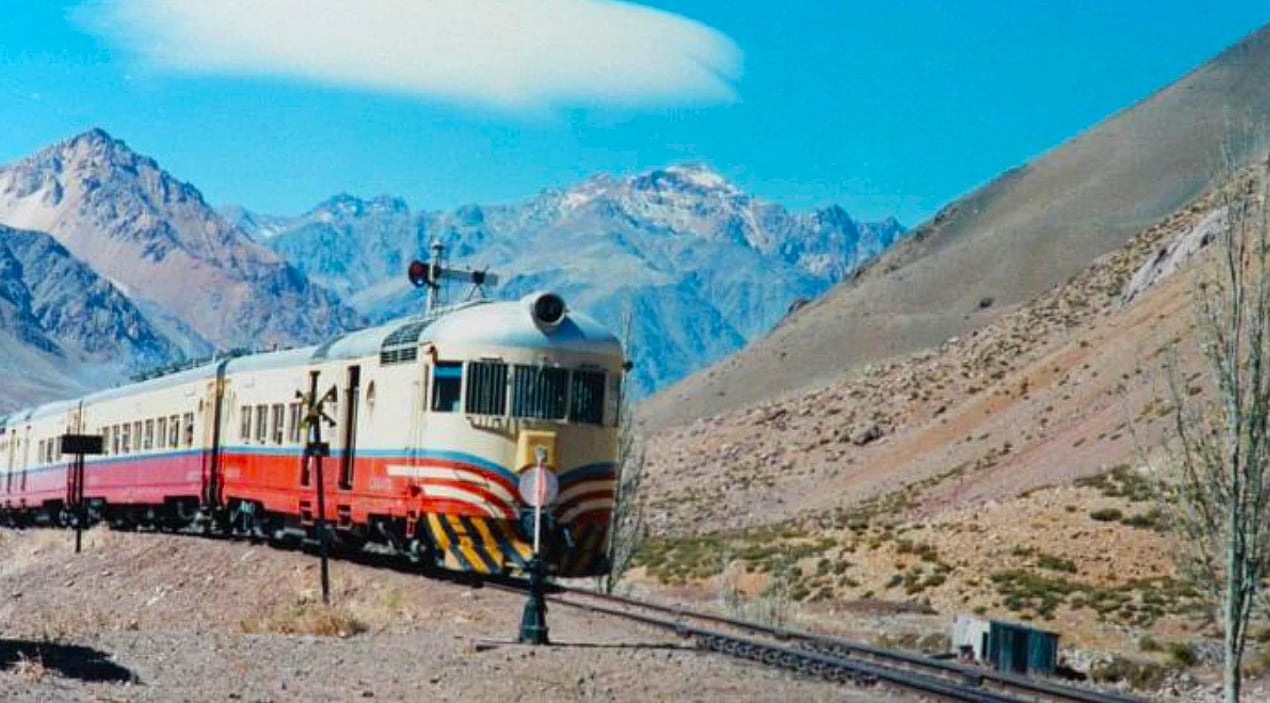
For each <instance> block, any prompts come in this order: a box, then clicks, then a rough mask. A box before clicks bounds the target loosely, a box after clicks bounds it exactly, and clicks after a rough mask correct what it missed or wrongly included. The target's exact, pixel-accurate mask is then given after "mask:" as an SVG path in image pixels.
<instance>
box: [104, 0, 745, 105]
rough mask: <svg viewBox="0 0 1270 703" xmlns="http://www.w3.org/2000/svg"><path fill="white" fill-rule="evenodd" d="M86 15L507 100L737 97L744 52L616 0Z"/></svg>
mask: <svg viewBox="0 0 1270 703" xmlns="http://www.w3.org/2000/svg"><path fill="white" fill-rule="evenodd" d="M89 16H90V22H89V24H90V26H92V27H93V28H94V29H95V30H97V31H99V32H102V33H104V34H106V35H108V36H109V37H111V38H112V39H115V40H117V41H120V42H122V43H123V44H124V45H125V46H127V47H128V48H130V49H131V50H133V51H136V52H137V53H138V54H140V55H141V56H142V57H143V58H144V59H145V60H147V61H148V62H152V63H154V64H155V65H157V66H159V67H163V68H169V69H175V70H181V71H190V72H199V73H214V74H235V75H272V76H284V77H290V78H298V79H304V80H312V81H319V82H323V83H328V84H333V85H341V86H349V87H356V88H365V89H371V90H378V91H388V92H395V93H404V94H413V95H424V96H434V97H440V98H443V99H448V100H454V101H459V102H469V103H478V104H485V105H493V106H498V107H503V108H512V109H515V108H540V107H544V106H585V105H596V104H599V105H610V104H618V105H623V104H626V105H633V104H650V103H651V104H678V103H691V104H701V103H712V102H721V101H729V100H732V99H733V98H734V97H735V96H734V91H733V85H732V82H733V81H734V80H735V79H736V77H737V76H738V73H739V70H740V62H741V54H740V51H739V50H738V49H737V47H736V45H735V44H734V43H733V42H732V41H731V40H730V39H728V38H727V37H726V36H724V35H723V34H721V33H720V32H718V31H716V30H714V29H712V28H710V27H708V26H706V25H704V24H701V23H699V22H696V21H693V20H690V19H687V18H685V17H682V16H679V15H675V14H671V13H668V12H662V11H659V10H653V9H651V8H647V7H642V6H638V5H633V4H630V3H625V2H612V1H609V0H362V1H361V2H345V1H342V0H217V1H216V2H177V3H173V2H168V1H167V0H122V1H121V2H119V3H112V4H110V5H108V6H107V5H100V6H96V7H94V8H92V9H90V11H89Z"/></svg>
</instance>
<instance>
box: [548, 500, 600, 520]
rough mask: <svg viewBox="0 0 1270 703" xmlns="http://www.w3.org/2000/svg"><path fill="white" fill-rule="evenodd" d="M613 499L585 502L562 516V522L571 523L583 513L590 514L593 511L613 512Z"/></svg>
mask: <svg viewBox="0 0 1270 703" xmlns="http://www.w3.org/2000/svg"><path fill="white" fill-rule="evenodd" d="M612 509H613V499H612V498H596V499H595V500H584V501H582V502H581V503H578V504H577V505H575V506H573V507H572V508H570V509H569V510H568V511H566V512H565V514H564V515H561V516H560V522H569V521H570V520H573V518H575V517H577V516H579V515H581V514H582V513H589V512H591V511H592V510H612Z"/></svg>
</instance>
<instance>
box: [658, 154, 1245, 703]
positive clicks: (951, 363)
mask: <svg viewBox="0 0 1270 703" xmlns="http://www.w3.org/2000/svg"><path fill="white" fill-rule="evenodd" d="M1249 178H1251V176H1250V175H1247V174H1245V175H1241V176H1239V177H1238V178H1236V179H1235V180H1233V181H1231V182H1229V183H1224V184H1223V185H1222V186H1220V187H1219V188H1217V189H1215V190H1212V191H1208V192H1206V193H1205V194H1204V195H1202V196H1200V197H1199V198H1197V199H1195V200H1192V201H1191V202H1189V203H1187V204H1185V205H1184V206H1183V207H1181V208H1179V209H1178V210H1177V211H1175V212H1174V213H1172V214H1170V215H1169V216H1167V217H1166V218H1164V219H1163V220H1162V221H1161V222H1159V223H1156V224H1154V225H1152V226H1150V227H1147V228H1145V229H1143V230H1141V231H1139V232H1138V233H1137V234H1135V235H1134V236H1133V237H1131V238H1130V239H1129V241H1128V242H1127V243H1126V244H1125V245H1124V246H1122V247H1120V248H1118V249H1116V250H1114V251H1112V252H1109V253H1107V254H1106V255H1104V256H1102V257H1099V258H1098V259H1096V260H1095V261H1094V262H1092V263H1091V264H1090V265H1089V266H1088V267H1086V269H1085V270H1084V271H1082V272H1080V273H1078V274H1077V275H1075V276H1073V277H1072V278H1071V279H1070V280H1069V281H1067V282H1064V283H1062V284H1060V285H1058V286H1055V287H1053V288H1051V289H1050V290H1048V291H1046V292H1045V293H1043V294H1042V295H1040V296H1038V297H1037V298H1035V299H1034V300H1032V301H1029V302H1028V303H1026V304H1023V305H1020V306H1015V307H1014V308H1013V309H1012V310H1010V311H1009V312H1007V313H1005V314H1003V315H1000V316H999V317H998V318H997V319H996V320H994V321H992V322H990V323H988V324H986V325H983V326H982V327H980V328H978V329H975V330H971V331H970V332H969V333H967V334H965V335H962V336H957V337H953V338H950V339H948V340H945V341H944V342H943V343H942V344H940V345H938V346H937V347H935V348H932V349H928V350H923V351H920V352H915V353H912V354H909V355H905V356H902V357H897V358H894V359H890V360H887V361H884V362H879V363H875V364H872V365H870V366H869V367H867V368H866V369H865V370H864V371H862V372H861V373H859V374H857V375H855V376H853V377H850V378H846V379H840V380H838V381H835V382H832V383H828V384H825V385H823V386H820V387H817V388H815V389H813V390H810V391H808V392H806V393H802V394H797V395H791V396H787V397H785V398H781V399H777V400H772V401H768V402H765V403H760V404H757V405H753V406H750V407H748V408H745V409H742V410H738V411H735V412H732V413H727V414H722V415H718V416H713V417H709V418H703V419H700V420H697V421H695V422H693V423H689V424H687V425H685V426H683V427H680V428H675V429H672V430H668V431H663V432H661V433H659V434H657V435H656V436H655V437H654V438H653V439H652V440H651V441H650V442H649V445H648V449H649V452H648V464H647V467H646V470H645V471H646V473H645V476H644V480H643V482H642V485H643V486H644V491H645V497H644V499H645V500H646V501H647V503H646V504H645V508H644V514H645V515H646V516H647V519H648V527H649V528H650V532H651V534H652V535H653V538H652V540H651V541H650V542H649V543H648V544H646V545H645V547H644V549H643V552H642V554H641V555H640V556H639V557H638V559H637V562H638V564H639V567H640V568H639V569H638V570H637V572H636V576H637V578H638V579H640V580H647V581H650V582H658V583H669V584H675V585H679V586H683V587H692V588H694V589H697V590H698V592H700V593H703V594H712V593H716V592H719V591H736V592H737V595H736V596H735V597H737V598H747V597H757V596H759V594H767V595H768V596H771V595H773V594H777V595H781V596H782V597H784V598H788V599H791V600H793V601H795V602H796V603H798V605H796V606H795V608H799V609H803V608H805V609H809V610H815V609H820V610H821V611H824V610H826V609H830V610H832V609H837V608H842V607H846V608H850V607H852V604H863V603H872V604H873V605H874V606H875V607H883V606H885V607H887V608H893V609H903V608H910V609H911V608H918V609H923V610H925V611H926V612H930V613H932V616H936V615H937V617H935V619H936V620H937V621H938V625H937V626H938V627H941V628H942V627H944V626H946V625H945V624H946V622H947V617H948V616H949V615H950V614H952V613H955V612H968V611H972V610H973V611H976V612H981V613H984V614H987V615H989V616H992V617H999V618H1005V619H1011V620H1017V619H1025V620H1035V621H1039V622H1041V623H1042V626H1044V627H1046V628H1048V629H1054V630H1057V631H1060V632H1061V633H1062V637H1063V641H1064V642H1066V643H1068V646H1072V645H1075V646H1076V647H1078V648H1080V649H1083V650H1085V652H1084V654H1082V656H1090V657H1094V660H1095V661H1096V660H1101V661H1103V662H1104V663H1106V662H1109V661H1110V660H1111V657H1113V656H1128V657H1130V658H1132V659H1135V660H1137V661H1139V662H1145V664H1143V665H1144V666H1145V665H1150V666H1153V667H1156V668H1155V669H1152V670H1151V671H1153V672H1154V673H1152V674H1151V677H1150V678H1151V680H1152V681H1154V682H1155V683H1152V684H1149V685H1150V686H1151V687H1152V688H1151V689H1150V690H1151V691H1152V695H1156V694H1160V695H1162V693H1163V692H1162V691H1159V690H1157V688H1158V687H1160V686H1161V685H1162V684H1161V681H1163V680H1164V679H1163V678H1162V677H1166V676H1176V675H1178V672H1177V671H1174V672H1173V673H1167V672H1168V669H1169V667H1172V668H1173V669H1179V668H1184V667H1179V666H1178V665H1177V663H1176V662H1170V660H1169V659H1168V655H1167V654H1164V655H1161V654H1160V651H1164V652H1167V651H1169V650H1168V647H1167V646H1162V645H1160V643H1164V644H1165V645H1168V644H1169V643H1179V644H1178V646H1179V647H1180V646H1183V645H1185V646H1186V647H1194V648H1195V652H1199V654H1197V655H1196V657H1197V658H1198V661H1199V662H1200V663H1201V664H1204V663H1208V664H1212V663H1213V662H1214V659H1213V658H1212V657H1211V656H1209V655H1208V654H1204V653H1203V652H1210V653H1211V652H1212V651H1216V648H1215V647H1216V646H1215V644H1213V642H1214V639H1213V638H1214V636H1215V635H1214V633H1213V631H1212V627H1211V620H1209V619H1208V618H1207V617H1206V615H1207V614H1208V612H1209V611H1207V610H1205V609H1203V607H1202V602H1201V601H1200V600H1199V598H1198V594H1197V592H1196V591H1195V590H1194V589H1193V588H1192V587H1191V586H1189V585H1188V584H1187V583H1186V582H1185V581H1184V580H1183V579H1182V578H1181V577H1180V576H1179V574H1178V573H1177V572H1176V570H1175V568H1174V565H1173V563H1172V562H1171V560H1170V559H1169V554H1170V551H1171V550H1172V549H1174V548H1175V543H1174V542H1173V540H1174V539H1176V538H1175V537H1174V536H1172V535H1171V534H1169V533H1168V531H1167V524H1168V518H1167V516H1166V515H1165V513H1164V512H1163V511H1162V510H1161V508H1160V506H1159V505H1158V504H1157V503H1156V501H1155V500H1154V499H1155V496H1156V490H1155V488H1154V485H1155V484H1154V483H1153V479H1152V476H1153V475H1154V473H1155V472H1156V471H1157V470H1158V468H1159V467H1160V466H1162V465H1164V463H1165V459H1166V456H1167V455H1166V454H1165V449H1164V448H1165V442H1166V441H1167V439H1168V437H1169V427H1170V426H1171V423H1172V422H1173V415H1172V403H1171V401H1172V397H1173V396H1172V395H1171V391H1170V390H1169V387H1168V383H1169V381H1168V377H1167V375H1166V371H1165V365H1166V363H1173V364H1175V365H1176V368H1178V369H1179V371H1178V374H1179V375H1178V378H1180V379H1181V381H1182V386H1181V388H1182V389H1183V392H1185V393H1186V394H1187V395H1188V396H1189V397H1192V398H1202V397H1204V396H1205V394H1207V393H1209V390H1208V388H1207V385H1208V384H1207V382H1206V378H1207V375H1206V374H1205V372H1204V367H1202V366H1201V365H1200V364H1199V362H1198V353H1197V346H1196V333H1195V328H1194V319H1195V318H1194V315H1193V308H1192V305H1191V300H1192V298H1191V295H1190V294H1191V293H1192V292H1194V291H1195V290H1196V289H1197V286H1196V280H1197V278H1196V277H1197V275H1198V274H1199V273H1200V272H1201V271H1203V270H1204V269H1203V266H1204V265H1205V263H1206V262H1208V261H1209V260H1210V259H1211V256H1210V255H1211V252H1212V250H1213V249H1214V247H1213V246H1212V242H1213V241H1215V239H1216V238H1217V236H1218V234H1219V233H1220V232H1221V230H1222V228H1223V227H1224V226H1225V212H1226V210H1225V207H1224V200H1223V199H1224V198H1225V197H1226V195H1227V194H1229V193H1231V192H1236V191H1241V192H1245V193H1246V192H1251V191H1253V189H1252V188H1250V187H1249V185H1248V184H1249V181H1248V180H1247V179H1249ZM1172 350H1176V351H1177V355H1176V356H1173V355H1172ZM860 607H864V606H863V605H860ZM1143 642H1155V643H1156V645H1154V646H1155V649H1147V648H1146V645H1142V644H1141V643H1143ZM1206 648H1207V649H1206ZM1261 651H1262V653H1261V654H1260V655H1258V656H1260V657H1266V659H1265V661H1270V646H1264V647H1262V649H1261ZM1099 658H1101V659H1099ZM1089 661H1091V660H1089V659H1087V660H1086V664H1088V662H1089ZM1135 666H1137V664H1135ZM1093 671H1094V669H1091V672H1093ZM1208 671H1209V673H1211V671H1212V669H1211V668H1210V669H1209V670H1208ZM1105 675H1107V676H1111V675H1113V674H1111V673H1106V674H1105ZM1157 675H1158V676H1157ZM1205 675H1207V674H1205ZM1194 686H1195V684H1194V681H1193V680H1192V681H1191V683H1190V684H1188V685H1187V686H1186V687H1185V688H1184V689H1183V690H1182V692H1181V693H1179V694H1177V695H1178V696H1179V697H1180V698H1181V699H1182V700H1194V699H1195V698H1194V696H1195V695H1196V693H1197V689H1195V688H1194Z"/></svg>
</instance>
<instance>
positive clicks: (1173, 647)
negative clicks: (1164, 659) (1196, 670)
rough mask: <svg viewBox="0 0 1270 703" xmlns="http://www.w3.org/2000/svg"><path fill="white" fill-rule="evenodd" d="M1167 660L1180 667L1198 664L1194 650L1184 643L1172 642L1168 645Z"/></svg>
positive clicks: (1197, 657)
mask: <svg viewBox="0 0 1270 703" xmlns="http://www.w3.org/2000/svg"><path fill="white" fill-rule="evenodd" d="M1169 659H1171V660H1173V662H1175V663H1177V664H1179V665H1181V666H1187V667H1190V666H1195V665H1196V664H1198V663H1199V655H1198V654H1196V653H1195V648H1194V647H1192V646H1191V645H1189V644H1187V643H1186V642H1173V643H1171V644H1169Z"/></svg>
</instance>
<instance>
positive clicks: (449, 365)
mask: <svg viewBox="0 0 1270 703" xmlns="http://www.w3.org/2000/svg"><path fill="white" fill-rule="evenodd" d="M462 389H463V364H462V362H458V361H438V362H437V363H436V365H434V366H433V367H432V412H436V413H452V412H458V410H459V403H460V401H461V400H462V396H461V392H462Z"/></svg>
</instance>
